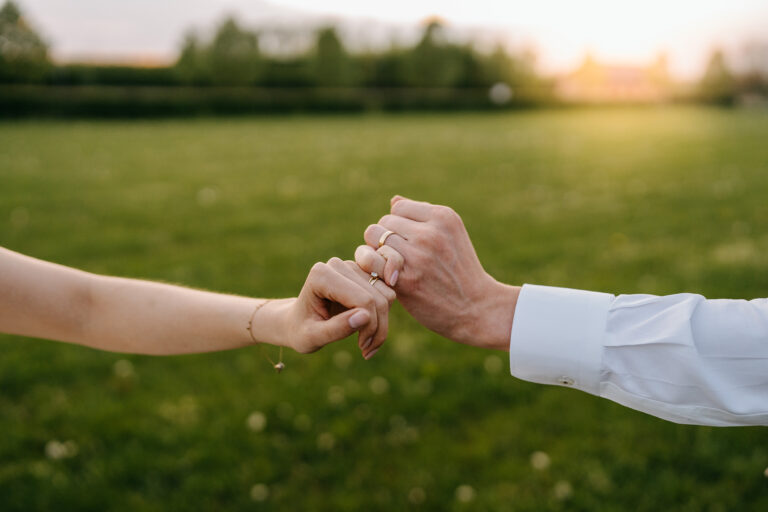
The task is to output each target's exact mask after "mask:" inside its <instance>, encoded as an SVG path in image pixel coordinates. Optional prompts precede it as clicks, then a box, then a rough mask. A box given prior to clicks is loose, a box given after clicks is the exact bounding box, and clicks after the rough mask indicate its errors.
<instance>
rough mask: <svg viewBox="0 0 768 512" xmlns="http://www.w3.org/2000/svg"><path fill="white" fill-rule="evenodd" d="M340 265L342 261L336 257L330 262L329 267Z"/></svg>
mask: <svg viewBox="0 0 768 512" xmlns="http://www.w3.org/2000/svg"><path fill="white" fill-rule="evenodd" d="M339 263H341V259H340V258H337V257H336V256H334V257H333V258H331V259H329V260H328V265H338V264H339Z"/></svg>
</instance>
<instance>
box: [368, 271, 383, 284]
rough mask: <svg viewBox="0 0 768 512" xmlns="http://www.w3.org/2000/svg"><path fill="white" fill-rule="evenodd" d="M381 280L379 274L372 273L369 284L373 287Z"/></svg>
mask: <svg viewBox="0 0 768 512" xmlns="http://www.w3.org/2000/svg"><path fill="white" fill-rule="evenodd" d="M379 279H381V278H380V277H379V274H378V272H371V278H370V279H369V280H368V284H369V285H371V286H373V285H375V284H376V281H378V280H379Z"/></svg>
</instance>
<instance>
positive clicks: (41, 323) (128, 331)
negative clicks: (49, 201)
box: [0, 247, 395, 357]
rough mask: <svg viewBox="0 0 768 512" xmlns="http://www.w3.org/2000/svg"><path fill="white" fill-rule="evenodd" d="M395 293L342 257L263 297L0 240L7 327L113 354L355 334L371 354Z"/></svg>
mask: <svg viewBox="0 0 768 512" xmlns="http://www.w3.org/2000/svg"><path fill="white" fill-rule="evenodd" d="M394 300H395V293H394V292H393V291H392V290H391V289H389V288H388V287H387V286H386V285H384V284H383V283H378V284H376V283H375V282H371V281H370V276H369V275H368V274H366V273H365V272H363V271H362V270H360V268H359V267H358V266H357V265H356V264H355V263H354V262H352V261H347V262H344V261H342V260H340V259H338V258H331V260H329V262H328V263H316V264H315V265H314V266H313V267H312V269H311V270H310V272H309V275H308V276H307V280H306V281H305V282H304V286H303V287H302V289H301V292H300V293H299V296H298V297H296V298H289V299H275V300H265V299H253V298H246V297H238V296H235V295H226V294H220V293H212V292H205V291H200V290H193V289H190V288H184V287H182V286H174V285H169V284H162V283H154V282H151V281H142V280H138V279H124V278H119V277H107V276H99V275H95V274H90V273H88V272H83V271H80V270H76V269H73V268H70V267H65V266H62V265H57V264H54V263H49V262H47V261H42V260H38V259H35V258H31V257H29V256H24V255H23V254H18V253H15V252H13V251H9V250H7V249H3V248H1V247H0V332H5V333H9V334H18V335H21V336H30V337H35V338H46V339H51V340H58V341H66V342H70V343H78V344H81V345H87V346H90V347H93V348H99V349H102V350H110V351H114V352H131V353H139V354H154V355H161V354H184V353H191V352H213V351H217V350H227V349H232V348H238V347H243V346H245V345H251V344H254V343H268V344H271V345H280V346H286V347H290V348H292V349H294V350H296V351H297V352H301V353H309V352H314V351H316V350H319V349H321V348H322V347H324V346H325V345H327V344H328V343H331V342H333V341H337V340H341V339H344V338H346V337H347V336H349V335H351V334H352V333H355V332H357V334H358V344H359V345H360V347H361V350H362V352H363V356H365V357H370V356H371V355H372V354H373V353H375V350H376V349H377V347H378V346H379V345H380V344H381V343H383V341H384V339H385V338H386V334H387V325H388V322H387V315H388V313H389V306H390V305H391V304H392V302H393V301H394ZM366 340H367V341H366Z"/></svg>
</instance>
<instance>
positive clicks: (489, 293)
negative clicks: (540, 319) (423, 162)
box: [355, 196, 520, 350]
mask: <svg viewBox="0 0 768 512" xmlns="http://www.w3.org/2000/svg"><path fill="white" fill-rule="evenodd" d="M387 231H393V232H394V233H395V234H391V235H389V236H388V237H386V242H385V245H383V246H382V247H379V242H380V240H381V239H382V236H383V235H384V234H385V233H386V232H387ZM365 241H366V243H367V244H368V245H367V246H360V247H358V248H357V251H355V260H356V262H357V264H358V265H359V266H360V267H361V268H362V269H363V270H365V271H366V272H378V273H379V275H382V276H383V277H384V279H385V281H386V282H387V283H388V284H389V285H390V286H392V287H394V288H395V291H396V292H397V296H398V299H399V300H400V302H401V303H402V305H403V307H405V309H406V310H407V311H408V312H409V313H410V314H411V315H412V316H413V317H414V318H415V319H416V320H417V321H418V322H419V323H421V324H422V325H424V326H425V327H427V328H428V329H431V330H433V331H435V332H436V333H438V334H441V335H443V336H445V337H447V338H450V339H452V340H454V341H458V342H460V343H466V344H468V345H474V346H479V347H486V348H494V349H498V350H508V349H509V336H510V332H511V329H512V319H513V316H514V311H515V305H516V303H517V297H518V295H519V293H520V288H519V287H514V286H508V285H505V284H502V283H499V282H498V281H496V280H495V279H494V278H493V277H491V276H490V275H489V274H488V273H487V272H485V270H484V269H483V267H482V265H481V264H480V260H479V259H478V258H477V254H476V253H475V249H474V247H473V246H472V242H471V241H470V239H469V235H468V234H467V231H466V229H465V228H464V223H463V222H462V221H461V217H459V216H458V214H456V212H454V211H453V210H452V209H450V208H448V207H447V206H437V205H432V204H429V203H425V202H419V201H412V200H410V199H405V198H403V197H400V196H395V197H394V198H392V203H391V214H390V215H385V216H384V217H382V218H381V219H380V220H379V222H378V224H373V225H371V226H368V228H367V229H366V230H365Z"/></svg>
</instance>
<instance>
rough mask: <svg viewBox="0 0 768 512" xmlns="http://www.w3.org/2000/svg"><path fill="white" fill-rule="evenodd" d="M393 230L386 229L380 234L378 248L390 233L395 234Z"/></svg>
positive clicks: (385, 241)
mask: <svg viewBox="0 0 768 512" xmlns="http://www.w3.org/2000/svg"><path fill="white" fill-rule="evenodd" d="M396 234H397V233H395V232H394V231H390V230H387V231H385V232H384V233H382V234H381V236H380V237H379V248H381V247H382V246H383V245H384V244H385V243H387V238H389V237H390V235H396Z"/></svg>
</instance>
